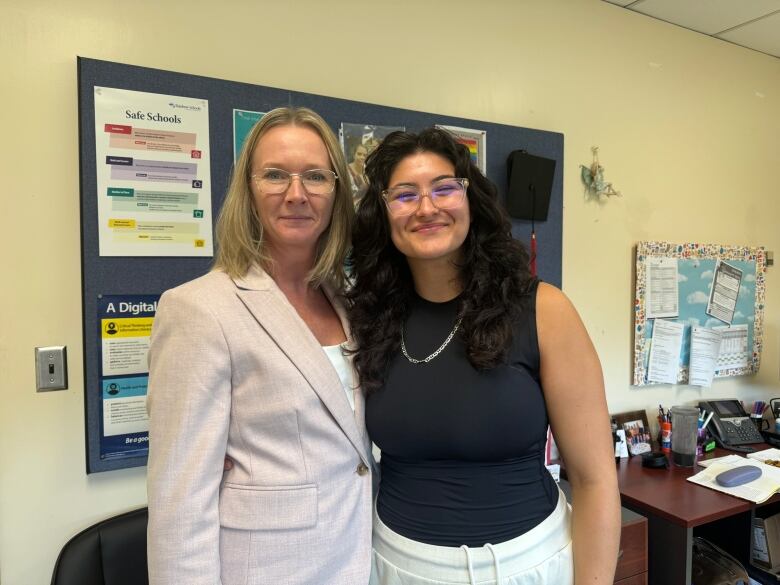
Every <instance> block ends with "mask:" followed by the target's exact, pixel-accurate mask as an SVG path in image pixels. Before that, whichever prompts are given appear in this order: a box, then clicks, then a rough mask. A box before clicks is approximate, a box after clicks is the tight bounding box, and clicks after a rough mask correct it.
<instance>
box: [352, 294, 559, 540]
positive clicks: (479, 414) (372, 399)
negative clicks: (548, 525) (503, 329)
mask: <svg viewBox="0 0 780 585" xmlns="http://www.w3.org/2000/svg"><path fill="white" fill-rule="evenodd" d="M535 297H536V290H535V289H534V290H533V291H532V293H531V295H530V297H529V301H528V303H527V306H526V307H525V308H524V310H523V314H522V316H521V318H520V320H519V322H518V323H517V324H516V326H515V328H514V339H513V343H512V347H511V349H510V351H509V354H508V359H507V363H506V364H504V365H501V366H498V367H496V368H494V369H492V370H487V371H481V372H480V371H477V370H475V369H474V368H473V367H472V366H471V364H470V363H469V361H468V358H467V355H466V347H465V344H464V343H463V342H462V341H461V339H460V336H459V335H458V334H456V335H455V337H454V338H453V339H452V341H451V342H450V344H449V345H448V346H447V347H446V348H445V349H444V350H443V351H442V352H441V353H440V354H439V355H438V356H436V357H435V358H434V359H433V360H431V361H430V362H428V363H421V364H412V363H410V362H409V361H408V360H407V359H406V358H405V357H404V356H403V354H402V353H401V349H400V347H399V349H398V355H397V356H396V357H395V358H394V359H393V360H392V361H391V363H390V367H389V370H388V375H387V378H386V383H385V386H384V387H383V388H381V389H380V390H378V391H376V392H374V393H372V394H371V395H369V396H368V397H367V401H366V425H367V427H368V432H369V434H370V436H371V439H372V440H373V441H374V443H376V444H377V446H378V447H379V448H380V449H381V450H382V457H381V461H380V465H381V483H380V490H379V496H378V500H377V512H378V514H379V517H380V518H381V520H382V521H383V522H384V523H385V524H386V525H387V526H388V527H389V528H390V529H392V530H393V531H395V532H397V533H399V534H401V535H403V536H406V537H407V538H411V539H413V540H416V541H418V542H424V543H427V544H434V545H440V546H460V545H463V544H465V545H467V546H472V547H478V546H483V545H484V544H486V543H491V544H497V543H500V542H504V541H507V540H511V539H512V538H515V537H517V536H520V535H521V534H523V533H525V532H527V531H528V530H530V529H531V528H533V527H534V526H536V525H537V524H539V523H540V522H541V521H542V520H544V519H545V518H546V517H547V516H548V515H549V514H550V513H551V512H552V511H553V510H554V508H555V506H556V504H557V503H558V488H557V486H556V485H555V481H554V480H553V479H552V476H551V475H550V474H549V472H548V471H547V469H546V468H545V466H544V446H545V440H546V432H547V409H546V407H545V403H544V396H543V394H542V390H541V387H540V384H539V347H538V344H537V338H536V311H535ZM457 310H458V299H455V300H452V301H449V302H446V303H431V302H429V301H426V300H424V299H422V298H420V297H417V298H416V299H415V300H414V301H413V304H412V307H411V316H410V317H409V320H408V321H407V323H406V324H405V334H404V339H405V341H406V348H407V351H408V353H409V355H410V356H411V357H413V358H417V359H423V358H425V357H427V356H428V355H430V354H431V353H433V352H434V351H435V350H436V349H437V348H438V347H439V346H440V345H441V344H442V342H443V341H444V340H445V339H446V338H447V335H448V334H449V333H450V331H452V328H453V327H454V325H455V321H456V318H457Z"/></svg>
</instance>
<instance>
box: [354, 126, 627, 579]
mask: <svg viewBox="0 0 780 585" xmlns="http://www.w3.org/2000/svg"><path fill="white" fill-rule="evenodd" d="M366 175H367V178H368V181H369V184H368V191H367V193H366V194H365V196H364V197H363V199H362V200H361V203H360V206H359V207H358V213H357V223H356V226H355V229H354V232H353V233H354V238H353V249H354V250H355V253H354V258H353V273H352V275H353V278H354V286H353V288H352V289H351V291H350V293H349V298H348V301H349V303H348V304H349V311H350V319H351V323H352V333H353V338H354V341H355V343H356V352H355V356H354V364H355V367H356V368H357V370H358V373H359V374H360V382H361V385H362V388H363V390H364V392H365V393H366V401H367V402H366V424H367V427H368V430H369V433H370V435H371V437H372V439H373V441H374V442H375V443H376V444H377V446H378V447H379V448H380V449H381V451H382V457H381V462H380V463H381V483H380V488H379V494H378V498H377V503H376V511H375V517H374V561H373V562H374V566H373V573H372V578H371V582H372V584H381V585H396V584H401V583H403V584H404V585H411V584H415V585H416V584H418V583H419V584H422V583H426V584H432V583H480V584H482V583H501V584H504V583H510V584H512V585H521V584H522V585H525V584H541V583H550V584H553V583H554V584H555V585H565V584H571V583H574V579H575V576H576V582H577V583H578V584H582V583H588V584H596V583H599V584H600V583H603V584H606V583H612V579H613V574H614V569H615V563H616V559H617V549H618V539H619V525H620V518H619V516H620V514H619V497H618V491H617V481H616V474H615V467H614V458H613V452H612V443H611V435H610V427H609V416H608V414H607V407H606V400H605V397H604V387H603V379H602V375H601V368H600V365H599V360H598V357H597V356H596V352H595V350H594V348H593V345H592V343H591V341H590V339H589V337H588V334H587V332H586V331H585V328H584V326H583V324H582V322H581V320H580V318H579V316H578V315H577V312H576V311H575V309H574V308H573V306H572V305H571V303H570V302H569V301H568V299H567V298H566V297H565V296H564V295H563V293H562V292H561V291H560V290H558V289H557V288H555V287H552V286H550V285H547V284H544V283H539V282H538V281H537V280H536V279H535V278H534V277H532V276H531V274H530V273H529V270H528V255H527V253H526V252H525V250H524V248H523V246H522V245H521V244H520V243H519V242H518V241H516V240H514V239H513V238H512V235H511V225H510V222H509V220H508V219H507V217H506V215H505V213H504V212H503V210H502V208H501V207H500V206H499V205H498V203H497V195H496V189H495V187H494V185H493V184H492V183H491V182H490V181H488V180H487V179H486V178H485V177H484V176H483V175H482V174H481V173H480V171H479V169H478V168H477V167H476V166H475V165H474V164H473V163H472V162H471V160H470V157H469V153H468V151H467V150H466V148H465V147H464V146H462V145H460V144H458V143H457V142H456V141H455V140H454V139H453V138H452V137H451V136H450V135H449V134H448V133H447V132H445V131H443V130H438V129H428V130H424V131H422V132H420V133H419V134H410V133H405V132H394V133H392V134H390V135H389V136H387V138H385V140H384V141H383V142H382V144H381V145H380V146H379V147H378V148H377V149H376V150H375V151H374V152H373V153H372V154H371V156H370V157H369V159H368V161H367V165H366ZM548 424H549V425H550V426H551V427H552V429H553V431H554V434H555V437H556V441H557V443H558V445H559V447H560V450H561V453H562V455H563V457H564V459H565V461H566V470H567V473H568V477H569V480H570V482H571V486H572V494H573V501H572V506H571V507H570V506H569V505H568V504H567V502H566V498H565V497H564V496H563V495H562V494H561V493H560V492H559V490H558V487H557V486H556V484H555V481H554V480H553V479H552V477H551V476H550V474H549V473H548V472H547V470H546V468H545V466H544V459H543V450H544V445H545V439H546V430H547V426H548ZM596 535H597V536H596Z"/></svg>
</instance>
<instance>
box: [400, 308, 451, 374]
mask: <svg viewBox="0 0 780 585" xmlns="http://www.w3.org/2000/svg"><path fill="white" fill-rule="evenodd" d="M462 320H463V317H458V320H457V321H455V327H453V328H452V331H450V334H449V335H448V336H447V339H445V340H444V343H442V344H441V345H440V346H439V349H437V350H436V351H434V352H433V353H432V354H431V355H429V356H428V357H427V358H424V359H421V360H418V359H415V358H413V357H412V356H410V355H409V354H408V353H407V352H406V343H404V326H403V325H401V351H402V352H403V354H404V357H406V359H408V360H409V361H410V362H412V363H413V364H427V363H428V362H429V361H431V360H432V359H433V358H435V357H436V356H437V355H439V354H440V353H441V352H442V351H444V348H445V347H447V345H448V344H449V342H450V341H452V338H453V337H455V333H456V332H457V331H458V327H460V322H461V321H462Z"/></svg>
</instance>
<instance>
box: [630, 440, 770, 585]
mask: <svg viewBox="0 0 780 585" xmlns="http://www.w3.org/2000/svg"><path fill="white" fill-rule="evenodd" d="M756 447H757V450H760V449H762V448H768V445H766V446H764V447H762V446H760V445H756ZM730 453H731V452H730V451H724V450H721V449H716V450H715V452H714V453H713V454H708V455H707V458H712V457H719V456H722V455H728V454H730ZM641 459H642V458H641V457H632V458H631V459H622V460H621V462H620V463H619V464H618V483H619V485H620V498H621V501H622V504H623V506H625V507H626V508H628V509H630V510H634V511H636V512H638V513H639V514H642V515H644V516H646V517H647V521H648V565H649V567H648V569H649V575H648V577H649V583H650V585H690V583H691V558H692V545H693V536H694V529H696V536H703V537H704V538H707V539H708V540H710V541H712V542H713V543H715V544H717V545H718V546H720V547H721V548H723V549H724V550H726V551H728V552H729V553H731V554H733V555H734V556H735V557H736V558H737V559H738V560H739V561H740V562H741V563H743V564H744V565H746V566H747V565H748V564H749V562H750V534H751V515H752V512H753V509H754V508H755V507H756V506H755V504H753V503H752V502H748V501H747V500H740V499H739V498H735V497H733V496H729V495H728V494H724V493H721V492H718V491H715V490H711V489H708V488H705V487H702V486H699V485H696V484H694V483H691V482H689V481H686V479H687V478H688V477H690V476H691V475H694V474H695V473H698V472H699V471H701V469H702V468H701V467H698V466H696V467H692V468H685V467H676V466H674V465H671V467H670V468H669V469H663V468H661V469H650V468H646V467H642V460H641ZM778 501H780V497H778V496H773V497H772V498H771V499H770V500H768V501H767V502H766V503H765V504H770V503H775V502H778ZM765 504H762V505H765Z"/></svg>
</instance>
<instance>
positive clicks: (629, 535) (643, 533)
mask: <svg viewBox="0 0 780 585" xmlns="http://www.w3.org/2000/svg"><path fill="white" fill-rule="evenodd" d="M620 551H621V554H620V558H618V563H617V569H616V570H615V583H618V582H619V583H620V584H621V585H623V584H624V582H623V581H621V579H626V578H628V577H634V576H635V575H639V574H640V573H647V519H646V518H644V517H642V516H639V515H635V517H634V518H632V519H630V520H626V519H625V518H624V520H623V528H622V530H621V531H620ZM645 577H647V575H645ZM644 582H645V581H633V580H628V581H626V582H625V585H634V583H644Z"/></svg>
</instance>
